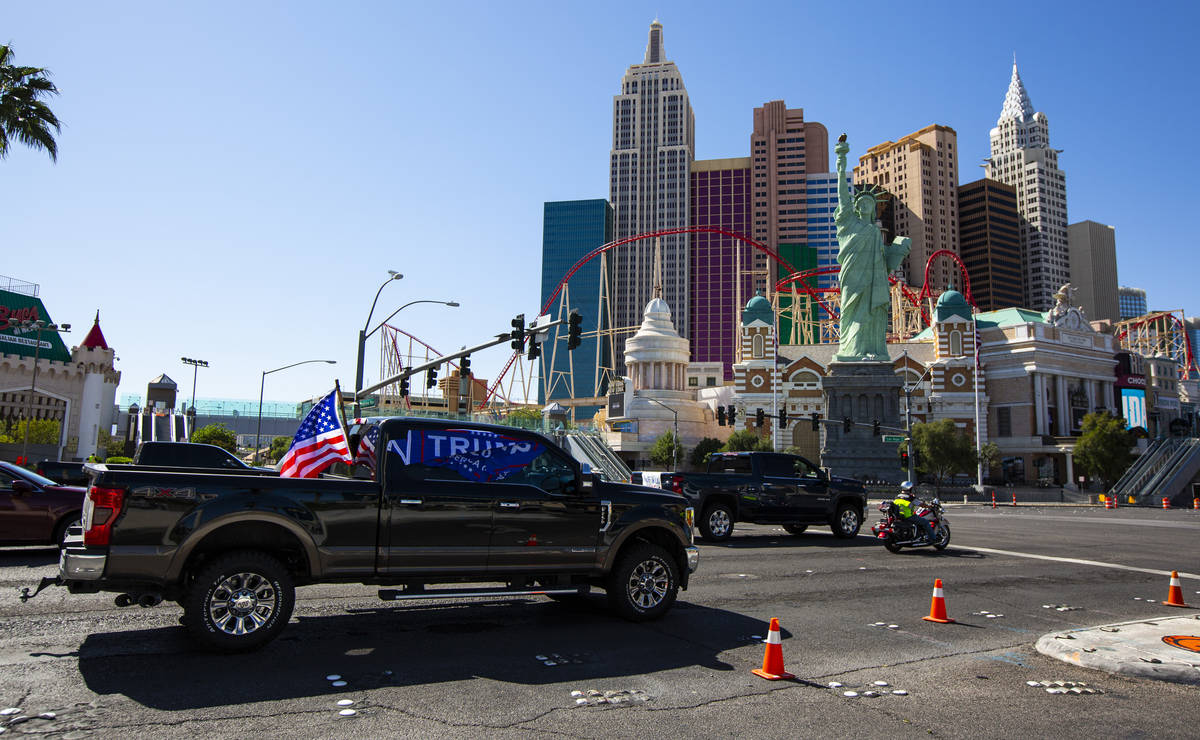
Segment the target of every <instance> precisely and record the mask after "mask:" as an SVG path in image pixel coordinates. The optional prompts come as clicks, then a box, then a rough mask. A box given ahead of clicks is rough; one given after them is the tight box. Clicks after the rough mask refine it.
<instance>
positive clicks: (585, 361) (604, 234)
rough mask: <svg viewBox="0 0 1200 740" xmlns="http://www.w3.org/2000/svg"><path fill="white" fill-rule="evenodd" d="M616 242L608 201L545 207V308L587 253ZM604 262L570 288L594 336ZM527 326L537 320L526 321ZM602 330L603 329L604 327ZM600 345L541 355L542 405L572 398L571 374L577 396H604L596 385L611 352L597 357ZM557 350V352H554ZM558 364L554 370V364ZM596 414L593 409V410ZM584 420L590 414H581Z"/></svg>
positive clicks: (586, 269)
mask: <svg viewBox="0 0 1200 740" xmlns="http://www.w3.org/2000/svg"><path fill="white" fill-rule="evenodd" d="M611 240H612V207H611V206H609V204H608V201H606V200H604V199H603V198H599V199H596V200H565V201H552V202H549V203H546V204H545V205H544V207H543V215H542V292H541V303H539V306H541V305H545V303H546V300H547V299H548V298H549V297H550V294H551V293H552V292H553V291H554V289H555V288H556V287H557V286H558V283H559V281H560V280H562V278H563V276H564V275H566V274H567V271H568V270H570V269H571V267H572V266H573V265H574V264H575V263H576V262H578V261H579V258H581V257H583V256H584V255H585V254H587V253H588V252H590V251H592V250H593V249H595V248H596V247H599V246H600V245H602V244H606V243H608V242H609V241H611ZM600 278H601V275H600V258H599V257H597V258H596V259H593V260H592V261H591V262H588V263H587V264H586V265H584V266H583V267H581V268H579V270H578V271H577V272H576V273H575V274H574V275H572V276H571V281H570V283H569V291H570V308H572V309H575V310H576V311H579V313H580V315H581V316H583V319H584V321H583V328H584V329H585V330H586V331H589V332H590V331H593V330H594V329H595V327H596V325H597V322H596V319H597V316H596V313H597V310H598V304H599V295H600ZM550 314H551V315H552V316H554V317H557V316H558V306H557V305H552V306H551V307H550ZM525 318H526V320H527V323H528V321H531V320H532V319H533V317H530V316H526V317H525ZM601 325H603V323H602V324H601ZM596 345H597V341H596V340H595V339H591V338H589V339H584V340H583V343H582V344H580V345H579V346H578V347H577V348H576V349H575V350H574V351H572V352H570V353H568V352H567V349H566V344H565V343H560V345H559V346H557V347H555V348H551V347H550V345H546V346H545V347H544V348H543V351H542V358H543V366H542V371H543V372H544V373H545V374H546V380H547V381H548V382H549V385H550V393H549V394H547V393H546V392H545V390H546V389H545V386H546V383H541V384H539V385H538V402H539V403H543V404H544V403H547V402H548V401H550V400H553V399H556V398H557V399H562V398H571V388H570V386H569V383H568V377H569V375H568V374H569V371H570V370H571V369H572V368H573V369H574V381H575V383H574V384H575V388H574V391H575V396H576V397H579V398H587V397H589V396H598V395H600V394H601V392H602V391H603V390H604V388H603V387H600V388H598V387H597V385H596V384H597V383H598V382H600V381H602V380H603V378H601V377H599V376H598V375H597V372H596V366H597V360H598V359H599V360H600V361H603V362H604V363H605V364H606V365H608V364H610V363H611V358H610V357H608V356H607V353H606V350H607V348H606V347H604V346H603V343H601V354H600V356H599V358H598V357H597V348H596ZM552 349H553V351H552ZM552 361H553V363H554V366H553V368H551V367H550V363H551V362H552ZM592 411H594V409H592ZM580 414H581V415H582V416H588V415H589V414H588V413H586V412H584V411H583V410H580Z"/></svg>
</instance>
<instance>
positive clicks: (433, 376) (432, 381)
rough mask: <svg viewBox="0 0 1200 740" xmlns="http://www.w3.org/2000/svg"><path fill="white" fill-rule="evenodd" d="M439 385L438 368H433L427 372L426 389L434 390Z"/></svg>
mask: <svg viewBox="0 0 1200 740" xmlns="http://www.w3.org/2000/svg"><path fill="white" fill-rule="evenodd" d="M436 385H437V368H436V367H431V368H429V370H427V371H426V372H425V387H426V388H433V387H434V386H436Z"/></svg>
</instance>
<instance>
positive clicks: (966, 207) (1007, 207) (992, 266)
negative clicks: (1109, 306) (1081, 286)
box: [958, 177, 1115, 311]
mask: <svg viewBox="0 0 1200 740" xmlns="http://www.w3.org/2000/svg"><path fill="white" fill-rule="evenodd" d="M1018 223H1019V217H1018V216H1017V192H1016V190H1015V189H1013V188H1012V187H1011V186H1008V185H1005V184H1004V183H1002V182H996V181H995V180H989V179H987V178H986V177H985V178H983V179H982V180H976V181H975V182H969V183H967V184H966V185H961V186H959V188H958V228H959V240H960V246H961V247H962V261H963V265H965V266H966V268H967V277H969V278H971V297H972V298H974V299H975V305H976V306H979V310H981V311H998V310H1000V309H1002V308H1011V307H1014V306H1018V307H1019V306H1022V305H1024V302H1025V289H1024V287H1023V285H1022V282H1021V281H1022V280H1023V276H1022V274H1021V232H1020V227H1019V225H1018ZM1114 293H1115V291H1114Z"/></svg>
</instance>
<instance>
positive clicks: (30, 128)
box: [0, 45, 60, 162]
mask: <svg viewBox="0 0 1200 740" xmlns="http://www.w3.org/2000/svg"><path fill="white" fill-rule="evenodd" d="M47 74H48V73H47V72H46V70H44V69H41V68H39V67H17V66H15V65H13V63H12V49H11V48H9V47H8V46H7V45H0V159H4V158H5V157H7V156H8V144H9V141H10V140H12V139H15V140H16V141H19V142H21V143H22V144H25V145H26V146H30V147H33V148H34V149H44V150H46V153H47V154H49V155H50V160H51V161H53V162H57V161H58V143H57V142H56V141H55V140H54V134H55V133H57V132H58V131H59V130H60V127H59V122H58V117H57V116H55V115H54V112H53V111H51V110H50V107H49V106H48V105H46V104H45V103H43V102H42V101H41V100H40V98H42V97H44V96H47V95H57V94H58V88H57V87H55V86H54V83H53V82H51V81H50V79H49V77H47V76H46V75H47ZM50 129H54V131H53V132H51V130H50Z"/></svg>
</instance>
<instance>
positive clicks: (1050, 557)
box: [955, 544, 1200, 581]
mask: <svg viewBox="0 0 1200 740" xmlns="http://www.w3.org/2000/svg"><path fill="white" fill-rule="evenodd" d="M955 547H956V548H960V547H961V548H966V549H968V550H975V551H976V552H986V553H991V554H993V555H1011V556H1012V557H1015V558H1032V559H1033V560H1053V561H1055V562H1059V563H1074V564H1075V565H1094V566H1096V567H1098V568H1112V569H1114V570H1132V571H1134V572H1137V573H1150V574H1151V575H1156V576H1166V577H1168V578H1169V577H1170V576H1171V571H1169V570H1155V569H1154V568H1138V567H1135V566H1132V565H1121V564H1120V563H1102V562H1100V561H1099V560H1082V559H1080V558H1060V557H1056V556H1054V555H1034V554H1033V553H1029V552H1013V551H1012V550H994V549H992V548H990V547H975V546H974V545H962V544H959V545H956V546H955ZM1179 577H1180V578H1192V579H1194V580H1197V581H1200V574H1197V573H1184V572H1183V571H1180V572H1179Z"/></svg>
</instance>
